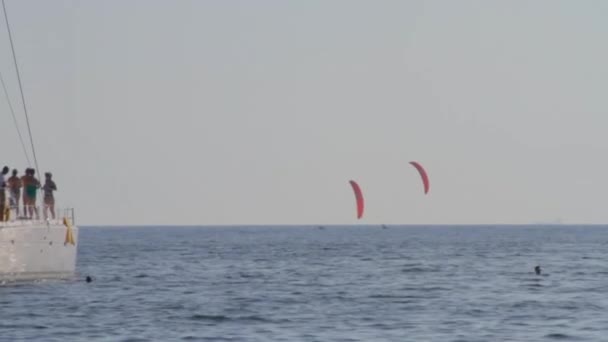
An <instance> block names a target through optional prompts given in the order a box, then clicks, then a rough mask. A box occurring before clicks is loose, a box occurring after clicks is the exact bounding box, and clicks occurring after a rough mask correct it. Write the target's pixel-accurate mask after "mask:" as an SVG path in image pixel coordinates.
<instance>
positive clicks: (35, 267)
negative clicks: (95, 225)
mask: <svg viewBox="0 0 608 342" xmlns="http://www.w3.org/2000/svg"><path fill="white" fill-rule="evenodd" d="M67 229H68V228H67V227H66V226H65V225H63V224H61V223H60V222H50V223H48V224H47V223H43V222H40V221H38V222H32V221H21V222H19V221H17V222H11V223H9V222H6V223H4V224H2V225H0V281H19V280H37V279H57V278H70V277H73V276H74V272H75V270H76V250H77V246H78V228H77V227H72V233H73V237H74V242H75V244H70V243H65V242H66V232H67Z"/></svg>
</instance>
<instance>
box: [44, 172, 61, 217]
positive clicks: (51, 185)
mask: <svg viewBox="0 0 608 342" xmlns="http://www.w3.org/2000/svg"><path fill="white" fill-rule="evenodd" d="M52 178H53V174H52V173H50V172H47V173H45V174H44V185H43V186H42V191H44V218H45V219H47V218H48V214H47V210H48V209H50V210H51V217H52V218H53V220H54V219H55V197H54V196H53V191H57V185H56V184H55V182H53V180H52Z"/></svg>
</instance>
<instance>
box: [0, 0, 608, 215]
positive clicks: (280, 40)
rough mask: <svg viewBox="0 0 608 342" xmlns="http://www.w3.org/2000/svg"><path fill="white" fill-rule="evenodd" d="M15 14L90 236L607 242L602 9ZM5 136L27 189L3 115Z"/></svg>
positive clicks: (38, 3) (39, 114) (27, 65)
mask: <svg viewBox="0 0 608 342" xmlns="http://www.w3.org/2000/svg"><path fill="white" fill-rule="evenodd" d="M6 5H7V10H8V14H9V19H10V21H11V25H12V30H13V38H14V41H15V46H16V49H17V57H18V59H19V65H20V68H21V72H22V79H23V83H24V90H25V95H26V99H27V101H28V106H29V112H30V120H31V123H32V129H33V135H34V141H35V144H36V148H37V153H38V159H39V163H40V167H41V169H42V171H47V170H51V171H53V173H54V177H55V179H56V182H57V184H58V187H59V191H58V192H57V195H56V197H57V201H58V202H60V203H61V204H63V205H67V206H73V207H75V208H76V212H77V220H78V223H80V224H95V225H102V224H265V223H270V224H308V223H328V224H331V223H343V224H349V223H355V222H360V223H404V224H410V223H411V224H417V223H458V224H461V223H530V222H542V221H553V220H556V219H561V220H563V222H576V223H608V133H607V129H608V96H607V95H606V91H607V89H608V62H607V61H608V44H606V40H607V38H608V21H606V18H608V2H605V1H599V0H598V1H554V0H550V1H549V0H547V1H485V0H479V1H426V0H425V1H379V0H374V1H371V0H370V1H353V0H344V1H327V0H325V1H283V0H280V1H279V0H276V1H249V0H248V1H224V0H217V1H202V0H201V1H187V0H179V1H174V0H163V1H161V0H157V1H153V0H145V1H144V0H139V1H136V0H104V1H92V0H91V1H84V0H83V1H75V0H73V1H60V0H55V1H47V0H21V1H17V0H6ZM0 28H1V29H0V44H2V45H3V46H4V48H2V49H1V51H3V53H2V54H0V71H1V72H2V74H3V76H4V77H5V79H6V82H7V84H8V87H9V92H10V93H11V100H12V101H13V105H14V106H15V107H16V109H17V114H18V116H19V119H20V120H21V128H22V130H23V132H24V133H25V125H24V121H23V112H22V110H21V107H20V102H19V96H18V86H17V81H16V76H15V72H14V67H13V65H12V59H11V58H12V56H11V54H10V46H9V43H8V38H7V35H6V29H5V27H4V22H2V23H1V25H0ZM1 108H4V109H1ZM0 118H1V119H2V124H1V125H0V146H2V161H1V163H3V164H8V165H10V166H11V167H13V166H17V167H18V168H19V169H23V168H24V167H25V166H27V165H26V161H25V158H24V156H23V153H22V151H21V148H20V146H19V142H18V138H17V134H16V130H15V128H14V125H13V123H12V118H11V116H10V112H9V110H8V105H7V104H6V100H5V99H4V98H3V97H2V98H0ZM410 160H417V161H419V162H420V163H422V164H423V165H425V167H426V168H427V170H428V172H429V175H430V177H431V190H430V193H429V195H427V196H424V195H423V192H422V184H421V183H420V179H419V177H418V174H417V173H416V170H415V169H414V168H413V167H411V166H410V165H409V164H408V162H409V161H410ZM350 179H355V180H357V181H358V182H359V184H360V185H361V187H362V189H363V191H364V193H365V196H366V205H367V208H366V213H365V217H364V218H363V219H362V220H360V221H357V220H356V216H355V204H354V198H353V193H352V190H351V188H350V186H349V184H348V180H350Z"/></svg>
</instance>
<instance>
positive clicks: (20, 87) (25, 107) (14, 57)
mask: <svg viewBox="0 0 608 342" xmlns="http://www.w3.org/2000/svg"><path fill="white" fill-rule="evenodd" d="M2 9H3V10H4V19H5V21H6V30H7V31H8V39H9V41H10V42H11V51H12V52H13V62H14V63H15V71H16V72H17V81H18V82H19V91H20V92H21V103H22V104H23V112H24V113H25V122H26V123H27V131H28V133H29V135H30V144H31V145H32V156H33V157H34V165H35V166H36V170H38V174H40V172H41V170H40V168H39V167H38V160H37V159H36V148H35V147H34V138H33V137H32V128H31V126H30V118H29V116H28V114H27V106H26V104H25V95H23V85H22V84H21V75H20V73H19V65H18V64H17V55H16V54H15V45H14V44H13V36H12V34H11V26H10V25H9V23H8V14H6V4H5V3H4V0H2Z"/></svg>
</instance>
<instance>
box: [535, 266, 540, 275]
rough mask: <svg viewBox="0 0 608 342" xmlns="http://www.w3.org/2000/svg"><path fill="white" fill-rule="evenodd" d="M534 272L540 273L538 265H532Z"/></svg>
mask: <svg viewBox="0 0 608 342" xmlns="http://www.w3.org/2000/svg"><path fill="white" fill-rule="evenodd" d="M534 272H535V273H536V275H540V266H536V267H534Z"/></svg>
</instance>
